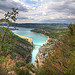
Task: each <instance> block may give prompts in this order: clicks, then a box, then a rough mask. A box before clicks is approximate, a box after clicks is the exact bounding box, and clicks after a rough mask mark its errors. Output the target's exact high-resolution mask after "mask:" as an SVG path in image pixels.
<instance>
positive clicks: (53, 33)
mask: <svg viewBox="0 0 75 75" xmlns="http://www.w3.org/2000/svg"><path fill="white" fill-rule="evenodd" d="M31 31H32V32H36V33H41V34H44V35H46V36H49V38H53V39H57V38H58V37H59V36H61V35H62V34H64V33H66V31H67V29H34V30H31ZM60 34H61V35H60Z"/></svg>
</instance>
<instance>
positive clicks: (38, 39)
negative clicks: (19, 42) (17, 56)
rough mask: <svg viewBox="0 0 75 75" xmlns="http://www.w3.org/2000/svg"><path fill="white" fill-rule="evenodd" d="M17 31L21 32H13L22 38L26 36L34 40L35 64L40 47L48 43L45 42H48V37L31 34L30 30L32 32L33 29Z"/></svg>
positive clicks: (33, 56)
mask: <svg viewBox="0 0 75 75" xmlns="http://www.w3.org/2000/svg"><path fill="white" fill-rule="evenodd" d="M17 29H19V30H13V32H14V33H16V34H18V35H21V36H26V37H29V38H32V41H33V43H34V45H35V47H34V49H33V51H32V59H31V63H32V64H34V62H35V58H36V55H37V53H38V50H39V48H40V46H42V45H43V44H45V43H46V42H45V41H46V40H48V37H46V36H44V35H41V34H38V33H33V32H31V31H30V30H32V29H33V28H21V27H17Z"/></svg>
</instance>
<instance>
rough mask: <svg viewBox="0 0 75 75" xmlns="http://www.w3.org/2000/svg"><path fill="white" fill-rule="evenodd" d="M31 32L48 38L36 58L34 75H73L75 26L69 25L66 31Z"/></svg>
mask: <svg viewBox="0 0 75 75" xmlns="http://www.w3.org/2000/svg"><path fill="white" fill-rule="evenodd" d="M32 31H33V32H37V33H42V34H44V35H47V36H49V38H50V39H49V41H48V42H47V43H46V44H45V45H43V46H42V47H41V48H40V49H39V52H38V54H37V56H36V61H35V66H36V67H37V68H38V70H37V72H36V75H75V67H74V66H75V24H70V25H69V26H68V29H67V30H65V29H63V30H60V29H58V30H56V29H55V30H51V29H49V30H48V29H37V30H32Z"/></svg>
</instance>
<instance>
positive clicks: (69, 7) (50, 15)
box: [0, 0, 75, 23]
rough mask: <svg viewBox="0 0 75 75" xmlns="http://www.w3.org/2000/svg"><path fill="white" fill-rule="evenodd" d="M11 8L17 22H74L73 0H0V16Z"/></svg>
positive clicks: (74, 1)
mask: <svg viewBox="0 0 75 75" xmlns="http://www.w3.org/2000/svg"><path fill="white" fill-rule="evenodd" d="M12 8H18V11H19V14H18V17H17V21H16V22H17V23H75V0H0V18H3V17H4V14H5V13H6V12H8V11H10V10H11V9H12Z"/></svg>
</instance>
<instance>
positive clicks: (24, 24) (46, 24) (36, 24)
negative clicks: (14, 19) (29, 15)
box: [15, 23, 68, 29]
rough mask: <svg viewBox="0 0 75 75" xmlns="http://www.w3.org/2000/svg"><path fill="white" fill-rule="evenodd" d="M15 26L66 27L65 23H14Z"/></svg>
mask: <svg viewBox="0 0 75 75" xmlns="http://www.w3.org/2000/svg"><path fill="white" fill-rule="evenodd" d="M15 25H16V26H17V27H26V28H43V29H54V28H56V29H58V28H64V27H67V26H68V24H66V23H16V24H15Z"/></svg>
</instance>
